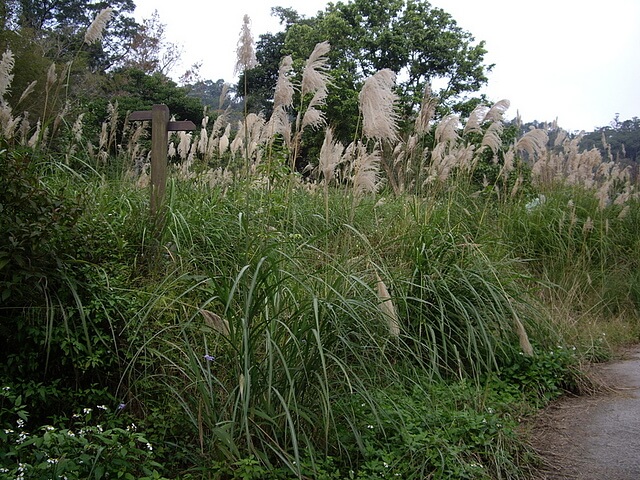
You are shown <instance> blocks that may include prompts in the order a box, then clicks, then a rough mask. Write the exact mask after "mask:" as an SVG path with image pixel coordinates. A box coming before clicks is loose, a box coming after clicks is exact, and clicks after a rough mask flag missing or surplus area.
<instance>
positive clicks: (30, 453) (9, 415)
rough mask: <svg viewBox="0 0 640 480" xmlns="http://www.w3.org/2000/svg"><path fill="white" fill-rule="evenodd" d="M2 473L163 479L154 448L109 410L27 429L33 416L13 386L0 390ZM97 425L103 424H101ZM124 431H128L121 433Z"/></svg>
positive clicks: (37, 476) (91, 410)
mask: <svg viewBox="0 0 640 480" xmlns="http://www.w3.org/2000/svg"><path fill="white" fill-rule="evenodd" d="M0 408H1V409H0V426H1V427H2V430H0V443H1V444H2V445H3V448H2V449H0V473H3V474H5V475H12V476H15V477H16V478H18V477H19V478H30V479H43V480H44V479H50V478H68V479H78V480H79V479H86V478H91V479H96V480H100V479H105V478H123V479H130V480H134V479H137V480H142V479H145V480H147V479H148V480H151V479H155V480H161V479H162V478H164V477H161V475H160V474H159V473H158V470H160V469H161V465H160V464H159V463H157V461H155V455H154V453H153V445H152V444H151V443H150V442H149V440H147V438H146V437H145V436H144V434H142V433H138V432H137V428H136V426H135V425H134V424H133V423H131V424H129V425H128V426H126V427H124V426H119V425H122V424H123V423H124V421H123V420H124V419H123V418H122V417H121V416H119V415H118V412H117V410H116V412H115V413H112V412H111V409H110V408H109V407H107V406H105V405H98V406H96V407H95V408H88V407H87V408H84V409H82V410H81V412H82V413H75V414H74V415H73V417H72V418H71V419H59V420H58V422H57V424H58V426H56V425H44V426H41V427H37V428H34V429H29V428H28V426H29V423H30V422H29V421H28V420H27V419H28V417H29V414H28V412H27V410H26V408H27V407H26V405H24V404H23V402H22V397H21V396H19V395H18V396H16V395H15V393H14V390H13V388H12V387H10V386H6V385H5V386H3V388H2V391H0ZM98 422H99V423H98ZM123 427H124V428H123Z"/></svg>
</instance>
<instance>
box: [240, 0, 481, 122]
mask: <svg viewBox="0 0 640 480" xmlns="http://www.w3.org/2000/svg"><path fill="white" fill-rule="evenodd" d="M273 14H274V15H276V16H278V17H279V19H280V21H281V23H282V24H283V25H284V27H285V29H284V32H283V33H282V34H276V35H272V34H268V35H263V36H261V37H260V41H259V42H258V45H257V56H258V60H259V61H260V67H259V68H257V69H255V70H254V71H252V72H251V73H250V74H249V84H250V86H249V91H250V92H251V91H254V90H253V88H252V87H253V86H255V87H258V88H257V89H256V90H257V91H259V92H268V91H273V85H275V79H276V78H277V65H278V61H279V58H280V57H282V56H284V55H291V56H292V57H293V58H294V60H296V61H298V65H300V62H301V61H302V60H303V59H304V58H306V57H307V56H308V55H309V54H310V53H311V51H312V50H313V48H314V46H315V44H316V43H319V42H322V41H329V42H330V44H331V53H330V54H329V55H330V64H331V75H332V80H333V82H334V87H335V88H334V89H335V90H336V91H340V90H341V91H342V93H341V95H340V97H341V98H340V99H339V101H338V102H337V103H336V104H334V105H331V104H329V105H328V106H327V109H328V113H329V114H328V117H333V118H345V113H346V112H344V111H336V112H334V113H336V115H331V109H332V108H333V109H340V110H344V109H345V108H353V107H355V106H356V105H357V102H355V101H354V99H355V98H356V96H357V94H356V93H355V92H356V91H357V90H358V89H359V87H360V85H361V82H362V81H363V80H364V79H365V78H366V77H368V76H370V75H372V74H373V73H375V72H376V71H378V70H381V69H384V68H387V69H390V70H392V71H393V72H395V73H396V74H397V76H398V88H399V93H400V97H401V108H402V110H403V114H404V115H405V116H406V117H408V116H411V115H412V113H413V112H414V111H415V109H416V107H417V106H418V105H419V104H420V102H421V100H422V97H423V94H424V92H425V89H426V87H427V85H433V87H434V92H435V93H436V94H437V95H438V96H439V98H440V101H441V105H443V106H445V107H446V108H449V109H453V110H456V111H462V112H464V111H466V110H469V109H470V108H469V107H468V106H467V107H465V101H466V100H468V98H467V95H468V94H472V93H474V92H477V91H478V90H479V89H480V88H481V87H482V85H484V84H485V83H486V82H487V77H486V73H487V72H488V71H489V70H490V69H491V68H492V65H486V64H485V63H484V55H485V54H486V50H485V44H484V42H478V43H475V39H474V37H473V36H472V35H471V34H470V33H469V32H466V31H465V30H463V29H462V28H461V27H459V26H458V25H457V23H456V21H455V20H454V19H453V18H452V17H451V15H449V14H448V13H446V12H445V11H443V10H441V9H439V8H434V7H432V6H431V4H430V3H429V2H427V1H421V0H376V1H374V0H352V1H350V2H347V3H343V2H336V3H330V4H329V5H328V7H327V8H326V10H325V11H321V12H318V14H317V15H316V16H315V17H311V18H304V17H301V16H300V15H299V14H297V12H295V11H294V10H292V9H290V8H281V7H277V8H274V9H273ZM267 85H270V86H271V88H266V86H267ZM345 88H346V89H347V91H351V92H352V93H351V94H347V93H345V91H344V89H345ZM332 93H333V92H332ZM264 96H265V93H259V94H258V95H256V94H254V98H253V99H249V102H250V105H251V104H253V105H259V106H261V107H263V108H264V107H265V105H266V104H267V102H268V99H267V98H262V97H264ZM267 110H268V108H267ZM267 113H268V111H267Z"/></svg>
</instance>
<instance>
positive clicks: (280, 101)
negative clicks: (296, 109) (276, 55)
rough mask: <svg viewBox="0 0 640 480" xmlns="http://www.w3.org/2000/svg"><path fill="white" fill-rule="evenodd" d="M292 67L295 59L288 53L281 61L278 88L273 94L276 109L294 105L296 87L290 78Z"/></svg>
mask: <svg viewBox="0 0 640 480" xmlns="http://www.w3.org/2000/svg"><path fill="white" fill-rule="evenodd" d="M292 68H293V59H292V58H291V55H287V56H286V57H284V58H283V59H282V60H281V61H280V67H279V69H278V80H277V81H276V88H275V91H274V95H273V106H274V109H275V108H277V107H279V106H283V107H284V108H289V107H291V106H292V105H293V93H294V88H293V83H291V79H290V78H289V75H290V72H291V69H292Z"/></svg>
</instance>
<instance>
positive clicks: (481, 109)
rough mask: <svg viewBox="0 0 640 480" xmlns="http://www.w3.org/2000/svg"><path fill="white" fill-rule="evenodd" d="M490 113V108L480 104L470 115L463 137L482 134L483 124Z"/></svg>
mask: <svg viewBox="0 0 640 480" xmlns="http://www.w3.org/2000/svg"><path fill="white" fill-rule="evenodd" d="M488 111H489V107H487V106H486V105H482V104H478V105H477V106H476V108H474V109H473V111H472V112H471V113H470V114H469V119H468V120H467V123H466V124H465V126H464V129H463V130H462V135H468V134H470V133H482V123H483V122H484V119H485V117H486V116H487V112H488Z"/></svg>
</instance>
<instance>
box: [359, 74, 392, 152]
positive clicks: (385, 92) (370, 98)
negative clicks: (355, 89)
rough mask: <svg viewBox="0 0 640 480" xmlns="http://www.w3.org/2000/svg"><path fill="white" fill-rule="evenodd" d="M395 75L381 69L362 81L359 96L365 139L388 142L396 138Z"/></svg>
mask: <svg viewBox="0 0 640 480" xmlns="http://www.w3.org/2000/svg"><path fill="white" fill-rule="evenodd" d="M395 82H396V74H395V73H393V71H391V70H390V69H388V68H385V69H382V70H380V71H378V72H376V73H375V74H373V75H372V76H371V77H369V78H367V79H366V80H365V81H364V85H363V86H362V90H361V91H360V95H359V96H358V99H359V102H360V112H361V113H362V133H363V135H364V136H365V137H367V138H370V139H376V140H388V141H390V142H392V141H394V140H396V139H397V138H398V134H397V130H398V114H397V113H396V111H395V106H396V102H397V101H398V95H397V94H396V93H395V92H394V91H393V88H394V87H395Z"/></svg>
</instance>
